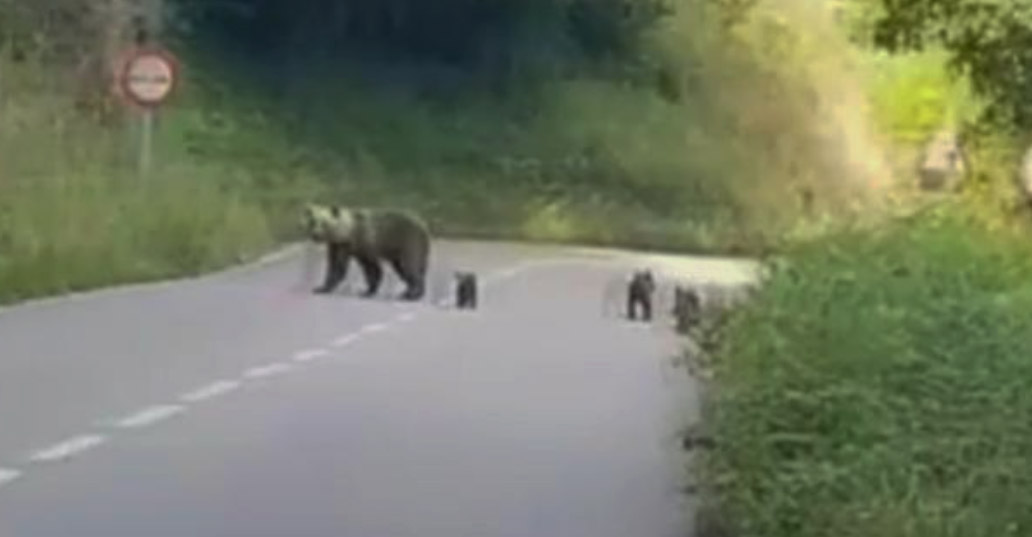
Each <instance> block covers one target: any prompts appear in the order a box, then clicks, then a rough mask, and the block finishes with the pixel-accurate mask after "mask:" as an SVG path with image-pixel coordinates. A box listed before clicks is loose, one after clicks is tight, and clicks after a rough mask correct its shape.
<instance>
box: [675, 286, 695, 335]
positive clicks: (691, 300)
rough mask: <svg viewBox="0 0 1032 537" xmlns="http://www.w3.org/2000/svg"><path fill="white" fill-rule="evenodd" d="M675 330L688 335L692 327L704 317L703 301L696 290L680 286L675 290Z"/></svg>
mask: <svg viewBox="0 0 1032 537" xmlns="http://www.w3.org/2000/svg"><path fill="white" fill-rule="evenodd" d="M673 314H674V319H675V320H676V325H675V330H677V332H679V333H681V334H687V333H688V331H689V330H691V329H692V327H694V326H696V325H697V324H699V321H700V319H701V315H702V300H701V299H700V298H699V294H698V293H697V292H696V291H695V289H693V288H691V287H682V286H680V285H678V286H677V287H675V288H674V311H673Z"/></svg>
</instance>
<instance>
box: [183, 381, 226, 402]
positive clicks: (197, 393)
mask: <svg viewBox="0 0 1032 537" xmlns="http://www.w3.org/2000/svg"><path fill="white" fill-rule="evenodd" d="M239 387H240V383H239V382H237V381H235V380H220V381H218V382H213V383H211V384H209V385H207V386H204V387H203V388H199V389H197V390H194V391H192V392H190V393H187V394H184V395H183V396H182V397H180V398H179V399H180V400H181V401H185V402H187V403H200V402H201V401H207V400H208V399H214V398H216V397H218V396H220V395H225V394H227V393H229V392H231V391H233V390H235V389H237V388H239Z"/></svg>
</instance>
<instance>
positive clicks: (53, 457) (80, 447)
mask: <svg viewBox="0 0 1032 537" xmlns="http://www.w3.org/2000/svg"><path fill="white" fill-rule="evenodd" d="M106 441H107V438H105V437H103V436H100V435H84V436H77V437H75V438H72V439H70V440H66V441H64V442H61V443H60V444H57V445H54V446H51V447H49V448H46V449H44V450H41V451H37V452H36V453H34V454H33V455H32V456H31V457H30V458H29V460H31V461H32V462H54V461H59V460H64V459H68V458H71V457H74V456H75V455H78V454H80V453H82V452H84V451H87V450H89V449H92V448H95V447H97V446H99V445H101V444H103V443H104V442H106Z"/></svg>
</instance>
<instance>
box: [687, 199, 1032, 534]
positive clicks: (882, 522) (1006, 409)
mask: <svg viewBox="0 0 1032 537" xmlns="http://www.w3.org/2000/svg"><path fill="white" fill-rule="evenodd" d="M1027 233H1028V230H1027V229H1026V228H1021V229H1015V228H1013V227H1010V226H1004V225H999V222H995V221H987V220H985V219H983V218H976V217H974V216H972V215H971V214H970V212H969V210H961V209H959V208H949V209H946V210H941V211H932V212H930V213H927V214H924V215H922V216H921V217H919V218H916V219H914V220H911V221H909V222H906V223H897V224H895V225H892V226H888V227H885V228H881V229H879V230H877V231H869V230H868V231H858V230H852V231H843V232H840V233H836V234H833V235H831V236H829V237H825V238H823V239H821V240H819V241H816V242H813V243H807V244H805V245H802V246H799V247H797V248H795V249H793V251H792V252H791V253H790V255H789V259H790V263H791V269H790V270H788V271H785V272H783V273H780V274H779V275H777V276H775V277H774V278H772V279H771V281H770V282H769V283H768V285H767V286H766V287H765V289H764V290H763V291H762V293H761V294H760V296H759V297H758V298H757V301H756V302H755V303H754V304H752V305H751V306H750V307H748V308H747V309H744V310H742V311H740V312H738V313H737V314H736V315H735V316H734V317H733V318H732V320H730V321H729V324H728V325H727V326H726V328H725V330H726V333H725V334H724V337H725V339H724V344H723V346H722V347H721V349H720V350H719V351H718V353H717V355H716V357H715V364H716V366H715V367H716V370H715V371H716V379H717V383H718V385H719V388H718V389H717V390H716V391H715V392H714V393H715V395H714V396H713V398H712V400H711V401H709V404H710V405H711V407H710V410H709V412H708V414H709V417H710V419H711V423H710V425H711V426H712V427H713V432H714V433H715V434H716V436H717V438H718V439H719V441H720V449H719V450H718V451H714V452H712V454H711V455H710V456H708V457H707V459H708V461H707V462H708V465H707V472H708V475H707V476H706V477H707V480H708V482H709V483H710V484H711V485H713V486H714V487H715V490H717V491H719V494H718V495H717V497H716V498H717V501H718V502H719V505H720V507H719V508H720V509H722V512H721V515H722V520H723V522H724V523H725V524H726V525H727V528H726V529H727V530H728V531H729V532H730V534H731V535H735V536H738V537H751V536H763V537H782V536H784V537H790V536H791V537H807V536H852V535H856V536H861V535H884V536H933V535H934V536H937V537H950V536H956V537H961V536H964V537H981V536H985V537H988V536H991V535H1025V534H1027V532H1028V530H1029V528H1030V527H1032V497H1030V495H1029V482H1028V479H1027V476H1028V475H1029V470H1030V468H1029V463H1028V458H1027V457H1025V456H1024V454H1025V453H1027V451H1028V449H1029V448H1030V447H1032V430H1030V429H1029V426H1028V424H1029V417H1030V416H1032V398H1030V396H1029V394H1030V393H1032V385H1030V381H1029V379H1030V378H1032V360H1030V359H1029V356H1032V347H1030V345H1032V340H1030V339H1029V337H1028V335H1029V334H1030V333H1032V324H1030V321H1029V319H1030V318H1032V317H1030V316H1029V312H1030V311H1032V301H1030V299H1032V286H1030V284H1029V282H1028V278H1027V275H1028V274H1029V271H1030V269H1032V266H1030V259H1032V256H1030V254H1032V251H1030V250H1029V246H1028V241H1027V239H1026V237H1027Z"/></svg>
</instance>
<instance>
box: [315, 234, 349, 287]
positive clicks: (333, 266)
mask: <svg viewBox="0 0 1032 537" xmlns="http://www.w3.org/2000/svg"><path fill="white" fill-rule="evenodd" d="M350 260H351V256H350V254H349V252H348V248H347V246H346V245H343V244H327V245H326V277H325V279H324V280H323V284H322V285H321V286H319V287H317V288H316V289H315V292H316V293H319V294H326V293H332V292H333V290H334V289H336V288H337V287H338V286H339V285H340V282H342V281H344V278H346V277H347V275H348V262H350Z"/></svg>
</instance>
